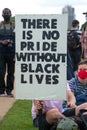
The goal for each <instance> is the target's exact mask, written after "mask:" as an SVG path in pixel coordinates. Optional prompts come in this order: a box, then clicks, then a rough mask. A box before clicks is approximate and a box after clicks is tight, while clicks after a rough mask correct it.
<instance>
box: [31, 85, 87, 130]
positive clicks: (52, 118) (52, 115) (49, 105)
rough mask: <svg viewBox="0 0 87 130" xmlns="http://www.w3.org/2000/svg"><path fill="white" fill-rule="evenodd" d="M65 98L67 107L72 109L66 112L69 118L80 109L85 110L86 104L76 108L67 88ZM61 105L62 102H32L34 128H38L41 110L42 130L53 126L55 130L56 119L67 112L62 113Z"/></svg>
mask: <svg viewBox="0 0 87 130" xmlns="http://www.w3.org/2000/svg"><path fill="white" fill-rule="evenodd" d="M67 86H68V85H67ZM67 97H68V99H67V105H68V107H70V108H72V109H71V111H69V112H68V114H69V116H70V115H71V116H72V115H77V114H78V113H79V110H80V109H83V108H84V109H87V103H86V104H83V105H81V106H78V107H77V106H76V104H75V103H76V100H75V97H74V95H73V93H72V92H71V90H70V89H69V87H67ZM62 103H63V101H62V100H44V101H40V100H34V101H33V102H32V117H33V124H34V126H35V127H39V123H38V122H39V116H38V115H39V113H38V110H40V109H42V127H43V130H51V128H52V127H53V126H55V128H54V130H56V125H57V123H58V119H59V118H62V117H64V116H67V112H63V108H62Z"/></svg>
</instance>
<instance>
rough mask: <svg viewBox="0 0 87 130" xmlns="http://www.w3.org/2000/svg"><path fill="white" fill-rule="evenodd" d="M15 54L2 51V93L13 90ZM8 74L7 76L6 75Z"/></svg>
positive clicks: (0, 81) (0, 63) (0, 72)
mask: <svg viewBox="0 0 87 130" xmlns="http://www.w3.org/2000/svg"><path fill="white" fill-rule="evenodd" d="M14 71H15V62H14V54H10V53H0V93H4V92H5V90H6V92H11V91H12V90H13V88H14ZM5 75H6V77H5Z"/></svg>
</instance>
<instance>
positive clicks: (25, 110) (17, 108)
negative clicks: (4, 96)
mask: <svg viewBox="0 0 87 130" xmlns="http://www.w3.org/2000/svg"><path fill="white" fill-rule="evenodd" d="M0 130H38V129H36V128H34V127H33V123H32V116H31V101H30V100H17V101H16V102H15V103H14V105H13V107H12V108H11V109H10V110H9V112H8V113H7V114H6V116H5V117H4V119H3V120H2V121H1V122H0Z"/></svg>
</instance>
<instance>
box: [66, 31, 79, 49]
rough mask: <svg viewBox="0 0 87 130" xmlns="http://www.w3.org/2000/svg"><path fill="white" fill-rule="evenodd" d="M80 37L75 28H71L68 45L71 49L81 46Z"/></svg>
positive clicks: (68, 34)
mask: <svg viewBox="0 0 87 130" xmlns="http://www.w3.org/2000/svg"><path fill="white" fill-rule="evenodd" d="M79 40H80V38H79V36H78V33H77V32H76V31H75V30H70V31H69V32H68V33H67V47H68V49H70V50H75V49H76V48H78V47H79V46H80V41H79Z"/></svg>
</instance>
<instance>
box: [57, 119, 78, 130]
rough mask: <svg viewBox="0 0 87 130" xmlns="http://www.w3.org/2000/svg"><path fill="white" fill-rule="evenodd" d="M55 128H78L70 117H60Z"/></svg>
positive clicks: (58, 129) (65, 129)
mask: <svg viewBox="0 0 87 130" xmlns="http://www.w3.org/2000/svg"><path fill="white" fill-rule="evenodd" d="M56 130H78V124H77V123H76V122H75V121H74V120H73V119H72V118H68V117H65V118H62V119H61V120H60V121H59V123H58V125H57V129H56Z"/></svg>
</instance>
